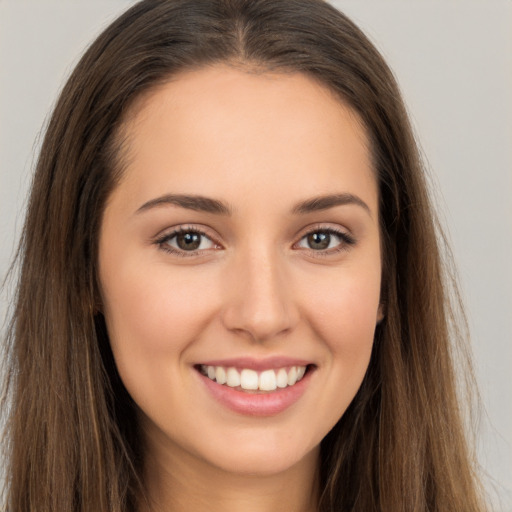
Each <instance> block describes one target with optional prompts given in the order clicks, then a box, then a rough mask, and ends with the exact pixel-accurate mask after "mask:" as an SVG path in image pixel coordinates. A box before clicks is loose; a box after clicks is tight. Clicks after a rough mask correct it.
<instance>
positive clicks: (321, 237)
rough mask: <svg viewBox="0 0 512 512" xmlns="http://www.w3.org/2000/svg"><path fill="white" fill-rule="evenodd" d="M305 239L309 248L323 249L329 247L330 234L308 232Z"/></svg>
mask: <svg viewBox="0 0 512 512" xmlns="http://www.w3.org/2000/svg"><path fill="white" fill-rule="evenodd" d="M306 239H307V244H308V247H309V248H310V249H315V250H318V251H323V250H325V249H328V248H329V245H330V243H331V234H330V233H325V232H318V233H310V234H309V235H308V236H307V237H306Z"/></svg>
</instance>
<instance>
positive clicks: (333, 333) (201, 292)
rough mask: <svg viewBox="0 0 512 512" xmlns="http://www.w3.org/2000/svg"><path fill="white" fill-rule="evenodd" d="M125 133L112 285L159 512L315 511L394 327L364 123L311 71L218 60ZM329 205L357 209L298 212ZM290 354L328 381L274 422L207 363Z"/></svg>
mask: <svg viewBox="0 0 512 512" xmlns="http://www.w3.org/2000/svg"><path fill="white" fill-rule="evenodd" d="M125 134H126V135H127V137H128V140H129V141H130V143H129V148H130V149H129V154H128V155H125V156H126V157H127V158H126V162H127V167H126V170H125V173H124V175H123V178H122V180H121V183H120V184H119V185H118V187H117V188H116V189H115V190H114V191H113V193H112V195H111V197H110V198H109V201H108V204H107V207H106V210H105V213H104V218H103V222H102V229H101V234H100V248H99V267H100V283H101V287H102V300H103V313H104V315H105V318H106V322H107V328H108V332H109V336H110V340H111V345H112V350H113V353H114V357H115V360H116V364H117V367H118V369H119V373H120V375H121V378H122V379H123V382H124V384H125V386H126V388H127V390H128V392H129V393H130V394H131V396H132V397H133V399H134V400H135V402H136V403H137V405H138V407H139V409H140V411H139V417H140V422H141V426H142V431H143V434H144V440H145V444H146V449H147V457H146V464H145V466H146V475H145V476H146V482H147V486H148V489H149V496H150V500H151V502H152V506H153V507H154V510H157V511H160V510H162V511H163V510H166V511H181V510H196V511H201V510H209V511H216V510H222V511H223V512H226V511H228V512H229V511H231V510H233V511H235V510H236V511H274V510H275V511H278V510H279V511H281V512H282V511H287V510H289V511H295V512H296V511H312V510H315V504H316V500H317V479H316V474H317V473H316V472H317V467H318V456H319V443H320V441H321V440H322V438H323V437H324V436H325V435H326V434H327V432H328V431H329V430H330V429H331V428H332V427H333V426H334V424H335V423H336V422H337V421H338V419H339V418H340V417H341V416H342V415H343V413H344V411H345V410H346V408H347V406H348V405H349V404H350V402H351V400H352V399H353V397H354V395H355V393H356V392H357V389H358V388H359V386H360V384H361V382H362V379H363V377H364V374H365V371H366V369H367V366H368V363H369V359H370V354H371V349H372V344H373V336H374V330H375V326H376V323H377V322H378V321H379V319H380V317H381V312H380V306H379V302H380V296H379V294H380V282H381V253H380V238H379V227H378V191H377V184H376V180H375V176H374V172H373V169H372V166H371V163H370V155H369V151H368V143H367V136H366V133H365V130H364V128H363V127H362V125H361V123H360V121H359V119H358V117H357V115H356V114H355V113H354V112H353V111H352V110H351V109H350V108H349V107H347V106H346V105H344V104H343V103H342V102H340V101H339V99H337V98H336V97H334V96H333V95H332V94H331V93H330V92H329V91H328V90H327V89H326V88H325V87H324V86H322V85H320V84H318V83H317V82H315V81H314V80H312V79H311V78H308V77H306V76H304V75H301V74H276V73H272V74H270V73H259V74H257V73H249V72H246V71H243V70H237V69H234V68H231V67H228V66H225V65H216V66H212V67H208V68H203V69H200V70H195V71H190V72H186V73H183V74H180V75H178V76H177V77H174V78H173V80H172V81H169V82H168V83H166V84H165V85H163V86H160V87H159V88H158V89H156V90H154V91H152V92H151V93H150V94H147V95H146V96H145V97H143V98H142V99H141V100H139V101H138V103H137V104H136V105H135V106H134V108H133V111H132V115H131V117H130V119H129V120H128V121H127V122H126V125H125ZM166 194H186V195H195V196H197V195H200V196H204V197H207V198H213V199H215V200H218V201H222V203H224V204H225V205H226V207H229V209H230V210H231V214H229V215H228V214H219V213H212V212H205V211H196V210H191V209H189V208H186V207H183V205H181V206H178V205H175V204H170V203H166V202H162V201H160V202H159V201H156V202H155V201H154V200H155V199H157V198H161V197H162V196H164V195H166ZM332 194H351V196H353V197H356V198H358V200H359V202H357V201H352V202H348V203H347V204H336V205H330V206H329V207H325V208H323V209H319V210H314V211H307V212H297V211H294V209H295V210H296V209H297V208H296V205H297V204H299V203H301V202H304V201H307V200H309V199H311V198H314V197H318V196H328V195H329V196H330V195H332ZM151 201H153V203H151ZM148 202H149V204H148ZM143 205H146V206H145V207H143ZM324 206H326V205H324ZM141 207H142V209H141ZM177 227H184V228H185V229H189V230H190V229H192V230H194V229H196V230H197V229H199V230H201V231H204V232H205V233H206V235H207V237H208V238H201V243H202V245H201V246H200V249H199V250H197V251H195V252H193V251H192V252H189V253H188V255H187V253H186V252H185V251H183V250H181V252H180V253H179V254H180V255H178V254H177V253H176V252H174V253H173V252H169V248H170V247H171V250H173V249H174V251H176V250H178V251H179V248H178V249H177V247H178V246H177V244H176V242H177V239H176V237H175V238H171V239H168V240H166V241H162V238H163V237H165V235H166V234H170V233H172V231H173V229H174V228H177ZM328 229H335V230H338V231H341V232H342V233H343V234H347V235H349V236H350V237H351V238H352V239H353V241H354V243H352V244H349V243H347V242H345V241H343V239H342V238H341V237H338V236H337V235H332V234H331V235H330V237H331V238H330V242H329V247H328V248H327V249H326V250H319V249H318V247H317V246H314V247H312V246H311V243H310V239H308V238H307V236H306V235H307V234H308V233H309V232H311V231H313V232H315V233H317V234H318V233H320V234H324V235H325V234H326V230H328ZM184 252H185V255H183V253H184ZM275 355H279V356H289V357H299V358H301V359H304V360H307V361H308V362H310V363H311V364H312V365H313V366H312V368H314V371H312V373H311V374H310V378H309V381H308V383H307V386H306V388H305V391H304V393H303V394H302V395H301V397H300V398H299V400H298V401H297V402H295V403H294V404H293V405H292V406H290V407H288V408H287V409H286V410H285V411H283V412H281V413H279V414H276V415H271V416H266V417H254V416H250V415H243V414H239V413H236V412H234V411H232V410H230V409H228V408H226V407H224V406H223V405H221V404H219V402H217V401H216V400H215V399H214V398H213V397H212V396H211V394H210V393H209V392H208V391H207V389H206V387H205V386H204V383H203V382H202V378H201V377H200V375H199V373H198V371H197V370H196V369H195V367H194V365H197V364H198V363H199V362H201V361H205V360H214V359H223V358H232V357H251V358H255V359H262V358H265V357H269V356H275ZM141 509H144V507H141Z"/></svg>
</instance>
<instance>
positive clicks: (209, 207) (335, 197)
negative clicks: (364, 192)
mask: <svg viewBox="0 0 512 512" xmlns="http://www.w3.org/2000/svg"><path fill="white" fill-rule="evenodd" d="M350 204H352V205H357V206H360V207H362V208H363V209H364V210H366V211H367V213H368V214H369V215H370V217H371V216H372V215H371V210H370V207H369V206H368V205H367V204H366V203H365V202H364V201H363V200H362V199H361V198H360V197H358V196H356V195H354V194H348V193H343V194H331V195H325V196H318V197H313V198H310V199H306V200H305V201H301V202H300V203H297V204H296V205H295V206H294V207H293V208H292V210H291V212H292V214H294V215H304V214H307V213H312V212H318V211H322V210H328V209H329V208H334V207H335V206H344V205H350ZM164 205H174V206H178V207H180V208H185V209H187V210H194V211H199V212H206V213H213V214H216V215H227V216H230V215H231V214H232V211H233V210H232V208H231V207H230V206H229V205H228V204H226V203H224V202H222V201H219V200H218V199H212V198H210V197H205V196H198V195H187V194H166V195H163V196H161V197H157V198H155V199H151V200H150V201H147V202H146V203H144V204H143V205H142V206H141V207H140V208H139V209H138V210H137V211H136V213H141V212H144V211H147V210H150V209H152V208H155V207H159V206H164Z"/></svg>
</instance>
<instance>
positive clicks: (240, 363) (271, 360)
mask: <svg viewBox="0 0 512 512" xmlns="http://www.w3.org/2000/svg"><path fill="white" fill-rule="evenodd" d="M310 364H312V362H311V361H307V360H305V359H298V358H295V357H287V356H273V357H267V358H262V359H255V358H252V357H235V358H229V359H209V360H207V361H201V362H199V363H198V365H204V366H223V367H225V368H247V369H249V370H255V371H264V370H272V369H277V368H284V367H287V366H308V365H310Z"/></svg>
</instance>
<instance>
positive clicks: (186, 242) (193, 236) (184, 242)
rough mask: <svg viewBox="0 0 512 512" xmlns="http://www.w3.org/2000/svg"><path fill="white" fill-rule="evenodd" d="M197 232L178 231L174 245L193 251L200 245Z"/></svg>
mask: <svg viewBox="0 0 512 512" xmlns="http://www.w3.org/2000/svg"><path fill="white" fill-rule="evenodd" d="M202 236H203V235H201V234H199V233H180V234H178V235H176V245H177V246H178V247H179V248H180V249H181V250H183V251H195V250H197V249H199V246H200V245H201V237H202Z"/></svg>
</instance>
